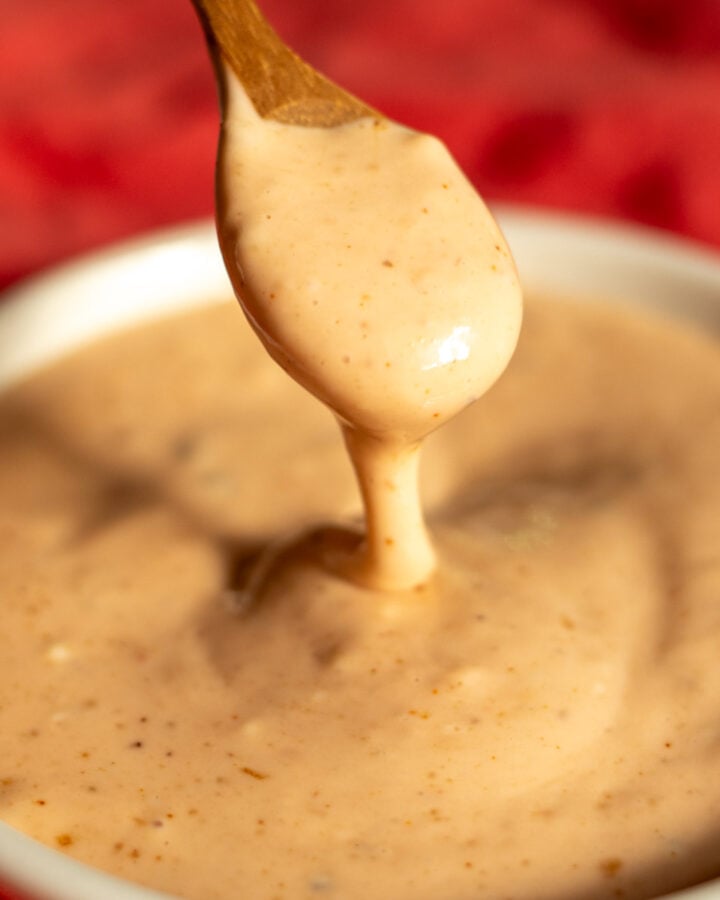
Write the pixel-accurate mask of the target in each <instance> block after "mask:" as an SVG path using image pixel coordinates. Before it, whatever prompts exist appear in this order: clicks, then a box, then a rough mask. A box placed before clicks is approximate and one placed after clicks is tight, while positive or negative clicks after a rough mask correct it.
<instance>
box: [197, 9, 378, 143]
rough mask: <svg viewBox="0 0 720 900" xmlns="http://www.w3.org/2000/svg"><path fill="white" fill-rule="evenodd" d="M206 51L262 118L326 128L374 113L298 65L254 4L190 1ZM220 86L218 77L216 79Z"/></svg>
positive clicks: (324, 79) (373, 114)
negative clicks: (237, 83)
mask: <svg viewBox="0 0 720 900" xmlns="http://www.w3.org/2000/svg"><path fill="white" fill-rule="evenodd" d="M193 4H194V5H195V8H196V9H197V12H198V15H199V16H200V20H201V22H202V24H203V28H204V29H205V34H206V36H207V40H208V44H209V46H210V53H211V55H212V57H213V60H214V62H215V65H216V67H217V68H220V65H221V63H222V62H223V61H224V62H226V63H227V64H228V65H229V66H230V67H231V68H232V69H233V71H234V72H235V74H236V75H237V77H238V78H239V79H240V82H241V84H242V85H243V87H244V88H245V91H246V93H247V95H248V97H249V98H250V100H251V102H252V104H253V106H254V107H255V109H256V110H257V112H258V114H259V115H260V116H261V117H262V118H263V119H275V120H276V121H278V122H283V123H285V124H288V125H306V126H315V127H321V128H331V127H333V126H335V125H343V124H345V123H346V122H353V121H355V120H356V119H361V118H363V117H365V116H374V117H375V118H378V113H377V112H376V111H375V110H373V109H371V108H370V107H369V106H366V105H365V104H364V103H363V102H362V101H360V100H358V99H357V98H356V97H353V96H352V95H351V94H348V93H347V92H346V91H344V90H343V89H342V88H340V87H338V86H337V85H336V84H333V82H332V81H329V80H328V79H327V78H325V77H324V76H322V75H321V74H320V73H319V72H316V71H315V69H313V68H312V67H311V66H309V65H308V64H307V63H306V62H303V60H301V59H300V58H299V57H298V56H297V55H296V54H295V53H293V51H292V50H291V49H290V48H289V47H287V46H286V45H285V44H284V43H283V41H282V40H281V39H280V38H279V37H278V35H277V34H276V33H275V31H273V29H272V28H271V27H270V25H269V24H268V22H267V21H266V20H265V19H264V18H263V16H262V14H261V12H260V10H259V9H258V8H257V6H256V5H255V3H254V2H253V0H193ZM218 80H219V83H220V84H222V78H219V79H218Z"/></svg>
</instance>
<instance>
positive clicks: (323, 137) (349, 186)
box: [218, 74, 521, 589]
mask: <svg viewBox="0 0 720 900" xmlns="http://www.w3.org/2000/svg"><path fill="white" fill-rule="evenodd" d="M225 107H226V111H225V121H224V123H223V130H222V139H221V144H220V153H219V160H218V222H219V229H218V233H219V237H220V245H221V247H222V250H223V255H224V257H225V262H226V265H227V269H228V272H229V274H230V277H231V279H232V281H233V284H234V287H235V290H236V292H237V294H238V297H239V298H240V300H241V302H242V304H243V308H244V309H245V312H246V314H247V316H248V318H249V320H250V322H251V324H252V326H253V327H254V329H255V330H256V331H257V333H258V335H259V336H260V338H261V339H262V341H263V343H264V344H265V346H266V348H267V349H268V351H269V352H270V354H271V355H272V356H273V357H274V358H275V359H276V360H277V361H278V362H279V363H280V365H281V366H282V367H283V368H284V369H286V371H288V372H289V373H290V374H291V375H292V376H293V378H295V379H296V380H297V381H298V382H299V383H300V384H302V385H303V386H304V387H306V388H307V389H308V390H310V391H312V393H313V394H315V395H316V396H317V397H319V398H320V399H321V400H322V401H323V402H325V403H326V404H327V405H328V406H329V407H330V408H331V409H333V410H334V411H335V412H336V413H337V415H338V416H339V417H340V419H341V421H342V422H343V430H344V434H345V441H346V444H347V448H348V450H349V453H350V457H351V459H352V460H353V464H354V466H355V470H356V473H357V476H358V480H359V482H360V486H361V491H362V495H363V498H364V501H365V509H366V516H367V536H366V541H365V544H364V546H363V547H362V548H361V550H360V553H359V555H358V556H357V557H356V558H355V559H353V560H351V563H350V565H351V571H352V573H353V574H354V575H355V577H357V578H358V579H359V580H360V581H361V583H364V584H369V585H371V586H373V587H378V588H383V589H396V588H403V587H412V586H413V585H415V584H417V583H422V582H423V581H426V580H427V578H428V576H429V575H430V573H431V571H432V569H433V568H434V563H435V559H434V553H433V550H432V547H431V546H430V543H429V540H428V537H427V533H426V531H425V526H424V522H423V518H422V512H421V509H420V505H419V502H418V497H417V469H418V462H419V442H420V439H421V438H423V437H424V436H425V435H426V434H428V433H429V432H430V431H432V430H434V429H435V428H437V427H438V426H439V425H441V424H442V423H443V422H445V421H447V420H448V419H449V418H451V417H452V416H453V415H455V414H456V413H457V412H458V411H459V410H461V409H463V408H464V407H465V406H467V405H468V404H469V403H471V402H472V401H474V400H476V399H477V398H478V397H479V396H481V395H482V394H483V393H484V392H485V391H486V390H487V389H488V388H489V387H490V385H492V384H493V382H494V381H495V380H496V379H497V378H498V377H499V375H500V374H501V373H502V371H503V370H504V368H505V366H506V365H507V363H508V361H509V359H510V356H511V355H512V352H513V350H514V348H515V344H516V342H517V337H518V332H519V328H520V319H521V295H520V288H519V285H518V279H517V274H516V272H515V268H514V265H513V262H512V259H511V257H510V253H509V251H508V249H507V246H506V244H505V241H504V239H503V237H502V235H501V233H500V231H499V229H498V227H497V225H496V224H495V222H494V220H493V218H492V216H491V215H490V213H489V212H488V210H487V208H486V207H485V205H484V203H483V202H482V201H481V200H480V198H479V197H478V195H477V193H476V192H475V190H474V189H473V187H472V186H471V185H470V183H469V182H468V181H467V179H466V178H465V176H464V175H463V174H462V172H461V171H460V170H459V169H458V167H457V164H456V163H455V162H454V160H453V159H452V157H451V156H450V154H449V153H448V151H447V150H446V148H445V147H444V146H443V145H442V144H441V143H440V141H438V140H437V139H435V138H433V137H430V136H429V135H424V134H418V133H417V132H414V131H410V130H409V129H407V128H404V127H402V126H400V125H397V124H395V123H393V122H389V121H387V120H385V119H370V118H368V119H360V120H359V121H357V122H353V123H351V124H349V125H344V126H342V127H339V128H330V129H328V128H305V127H292V126H288V125H282V124H280V123H278V122H274V121H266V120H264V119H262V118H260V117H259V116H258V115H257V113H256V112H255V111H254V109H253V107H252V105H251V104H250V102H249V101H248V99H247V98H246V96H245V94H244V92H243V90H242V88H241V87H240V86H239V85H238V84H237V82H236V80H235V79H234V77H233V76H232V75H231V74H228V75H227V102H226V104H225Z"/></svg>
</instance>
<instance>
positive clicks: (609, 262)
mask: <svg viewBox="0 0 720 900" xmlns="http://www.w3.org/2000/svg"><path fill="white" fill-rule="evenodd" d="M492 209H493V212H494V213H495V214H496V216H497V218H498V221H499V223H500V226H501V228H502V230H503V231H504V232H505V234H506V236H507V238H508V242H509V245H510V246H511V248H512V249H513V254H514V256H515V258H516V261H517V263H518V267H519V271H520V276H521V281H524V282H525V283H526V284H529V285H530V286H531V288H532V289H533V290H540V291H545V290H548V291H549V290H558V287H557V282H558V277H559V275H562V278H560V281H562V283H563V284H565V285H566V290H567V291H573V290H578V286H581V285H583V284H584V283H585V282H586V281H587V279H588V271H589V267H592V266H595V267H596V270H595V275H600V276H602V275H603V274H604V279H603V277H600V278H597V277H596V278H594V279H593V284H592V289H591V290H590V291H588V290H585V291H584V293H585V294H586V295H587V294H590V295H594V296H597V295H598V293H600V294H601V295H603V296H606V297H607V299H608V300H610V301H611V302H615V301H617V302H622V301H623V300H624V299H629V297H628V295H629V293H631V292H636V291H638V290H639V291H640V296H639V298H638V297H637V296H635V297H634V298H633V299H635V300H636V301H638V302H639V303H640V305H646V306H658V305H660V306H661V307H662V308H663V309H665V310H666V311H667V312H668V313H670V314H671V315H679V316H682V317H688V316H689V317H690V318H694V319H695V320H696V321H698V322H700V323H701V324H702V325H703V326H704V327H707V326H708V324H710V325H711V327H718V326H720V254H719V253H717V252H715V251H714V250H713V249H712V248H709V247H704V246H702V245H699V244H696V243H694V242H693V241H691V240H688V239H685V238H681V237H677V236H675V235H672V234H670V233H666V232H659V231H656V230H653V229H650V228H646V227H643V226H637V225H630V224H627V223H623V222H615V221H612V220H607V219H596V218H591V217H587V216H582V215H577V214H571V213H566V212H558V211H549V210H544V209H537V208H535V209H529V208H525V207H517V206H512V205H502V204H500V205H493V207H492ZM611 267H612V268H611ZM553 272H554V273H555V276H554V277H553ZM643 272H644V273H645V275H646V276H647V275H648V272H652V273H653V278H652V279H649V278H646V281H647V282H648V283H647V284H645V285H644V286H643V285H642V284H641V282H642V273H643ZM628 278H629V283H628ZM598 281H600V282H602V284H598ZM679 285H681V286H683V288H684V290H681V294H682V296H681V297H680V300H681V301H682V302H677V301H676V300H674V299H673V298H674V297H675V292H676V291H677V290H678V286H679ZM660 289H662V290H661V294H662V298H663V299H662V302H660V303H659V304H658V299H657V298H658V293H657V292H658V290H660ZM229 296H231V288H230V283H229V280H228V278H227V275H226V273H225V271H224V269H223V266H222V261H221V257H220V252H219V250H218V248H217V242H216V237H215V229H214V225H213V224H212V222H211V220H209V219H203V220H199V221H193V222H189V223H186V224H182V225H178V226H174V227H171V228H164V229H159V230H157V231H153V232H150V233H148V234H145V235H142V236H140V237H137V238H133V239H130V240H126V241H122V242H120V243H117V244H114V245H112V246H111V247H109V248H104V249H101V250H97V251H93V252H90V253H87V254H84V255H82V256H80V257H78V258H76V259H74V260H72V261H70V262H67V263H64V264H62V265H59V266H56V267H54V268H52V269H49V270H48V271H46V272H43V273H40V274H38V275H36V276H33V277H31V278H29V279H27V280H25V281H23V282H21V283H20V284H18V285H16V286H14V287H12V288H11V289H10V290H8V291H6V292H5V293H4V295H3V297H2V300H3V302H2V303H0V389H2V388H4V387H6V386H9V385H10V384H12V383H13V382H14V381H16V380H18V379H21V378H23V377H24V376H25V375H27V374H29V373H30V372H32V371H34V370H36V369H38V368H41V367H43V366H45V365H47V364H50V363H51V362H52V361H54V360H55V359H57V358H58V357H60V356H62V355H65V354H66V353H68V352H70V351H71V350H72V349H75V348H76V347H78V346H80V345H82V344H84V343H87V342H88V341H91V340H92V339H94V338H96V337H99V336H101V335H103V334H106V333H109V332H111V331H115V330H118V328H122V327H124V326H129V325H131V324H136V323H140V322H142V321H146V320H150V319H152V318H156V317H160V316H162V315H165V314H167V313H169V312H175V311H179V310H182V309H188V308H191V307H197V306H201V305H205V304H210V303H213V302H216V301H217V300H218V299H221V298H227V297H229ZM688 296H690V297H691V298H694V300H692V309H689V308H688V301H687V298H688ZM99 298H100V299H99ZM68 307H69V308H70V309H71V310H72V315H67V314H65V315H64V316H63V315H61V313H63V311H64V312H65V313H67V309H68ZM48 322H53V323H54V327H53V328H51V329H48V328H47V323H48ZM0 878H2V879H4V881H0V892H1V891H2V889H3V885H7V888H8V889H10V890H18V891H20V893H21V895H30V896H35V897H37V898H45V900H97V898H98V897H103V898H104V900H171V895H169V894H164V893H160V892H157V891H154V890H151V889H149V888H145V887H142V886H140V885H136V884H134V883H131V882H127V881H124V880H122V879H119V878H117V877H115V876H112V875H109V874H106V873H105V872H101V871H99V870H97V869H94V868H92V867H90V866H88V865H86V864H84V863H81V862H78V861H76V860H75V859H73V858H70V857H67V856H65V855H64V854H62V853H60V852H59V851H56V850H53V849H52V848H50V847H48V846H46V845H44V844H41V843H39V842H37V841H35V840H33V839H31V838H29V837H27V836H26V835H24V834H21V833H20V832H19V831H17V830H15V829H14V828H12V827H10V826H9V825H7V824H5V823H2V822H0ZM664 896H665V897H666V898H670V897H671V898H673V900H720V878H717V879H714V880H713V881H710V882H705V883H704V884H700V885H697V886H695V887H690V888H686V889H684V890H681V891H679V892H675V893H673V894H670V895H664Z"/></svg>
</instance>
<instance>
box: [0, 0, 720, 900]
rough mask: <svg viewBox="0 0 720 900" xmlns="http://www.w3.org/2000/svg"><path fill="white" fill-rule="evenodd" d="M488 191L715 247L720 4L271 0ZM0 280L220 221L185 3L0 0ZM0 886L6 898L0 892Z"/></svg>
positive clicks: (209, 91) (201, 72) (305, 43)
mask: <svg viewBox="0 0 720 900" xmlns="http://www.w3.org/2000/svg"><path fill="white" fill-rule="evenodd" d="M263 6H264V8H265V10H266V12H267V14H268V16H269V18H270V19H271V20H272V21H273V22H274V23H275V25H276V27H277V28H278V30H279V31H280V33H281V34H282V35H283V36H284V37H285V38H286V39H287V40H288V41H289V42H290V43H291V44H292V45H293V46H294V47H295V48H296V49H297V50H298V51H299V52H300V53H301V54H302V55H304V56H305V57H306V58H307V59H308V60H309V61H311V62H312V63H314V64H315V65H316V66H317V67H318V68H320V69H322V70H323V71H325V72H326V73H327V74H328V75H330V76H331V77H333V78H335V79H336V80H337V81H339V82H340V83H341V84H343V85H345V86H346V87H348V88H349V89H351V90H352V91H354V92H355V93H357V94H359V95H360V96H362V97H363V98H365V99H366V100H368V101H369V102H370V103H371V104H373V105H374V106H376V107H378V108H379V109H381V110H383V111H384V112H386V113H387V114H388V115H390V116H392V117H394V118H396V119H399V120H401V121H403V122H405V123H407V124H409V125H412V126H414V127H417V128H419V129H423V130H426V131H431V132H435V133H437V134H439V135H440V136H441V137H442V138H443V139H444V140H445V141H446V142H447V143H448V145H449V146H450V148H451V149H452V150H453V152H454V153H455V155H456V156H457V158H458V159H459V161H460V163H461V164H462V165H463V167H464V168H465V170H466V171H467V172H468V174H469V175H470V177H471V178H472V180H473V181H474V182H475V184H476V185H477V187H478V188H479V189H480V191H481V192H482V193H483V194H484V195H485V196H486V197H487V198H488V199H490V200H491V201H492V200H506V201H514V202H521V203H526V204H533V205H542V206H552V207H556V208H565V209H571V210H577V211H585V212H588V213H593V214H599V215H603V216H614V217H620V218H625V219H631V220H635V221H640V222H644V223H649V224H651V225H655V226H658V227H661V228H667V229H671V230H674V231H676V232H679V233H682V234H685V235H688V236H691V237H694V238H696V239H699V240H701V241H704V242H707V243H709V244H714V245H716V246H720V172H719V171H718V169H719V161H720V3H718V2H717V0H445V2H443V3H438V2H437V0H363V2H362V3H358V2H356V0H301V2H298V0H265V2H264V3H263ZM2 29H3V44H4V47H3V52H2V54H1V55H0V286H7V285H8V284H10V283H12V282H14V281H16V280H17V279H19V278H21V277H23V276H25V275H28V274H30V273H32V272H34V271H36V270H38V269H40V268H42V267H45V266H47V265H49V264H51V263H53V262H56V261H58V260H61V259H64V258H67V257H69V256H71V255H73V254H76V253H78V252H80V251H84V250H87V249H89V248H91V247H95V246H98V245H101V244H105V243H107V242H109V241H113V240H115V239H118V238H122V237H125V236H128V235H131V234H135V233H137V232H140V231H143V230H146V229H149V228H153V227H156V226H159V225H164V224H168V223H175V222H178V221H182V220H187V219H190V218H196V217H199V216H207V215H210V214H211V212H212V202H213V196H212V190H213V189H212V169H213V158H214V152H215V140H216V133H217V123H218V117H217V109H216V100H215V91H214V86H213V82H212V76H211V69H210V65H209V62H208V59H207V55H206V51H205V46H204V43H203V38H202V36H201V31H200V28H199V26H198V24H197V22H196V19H195V16H194V13H193V11H192V8H191V6H190V3H189V0H123V2H122V3H117V2H110V0H99V2H98V0H2ZM6 896H8V895H5V894H3V892H2V888H0V900H2V898H3V897H6Z"/></svg>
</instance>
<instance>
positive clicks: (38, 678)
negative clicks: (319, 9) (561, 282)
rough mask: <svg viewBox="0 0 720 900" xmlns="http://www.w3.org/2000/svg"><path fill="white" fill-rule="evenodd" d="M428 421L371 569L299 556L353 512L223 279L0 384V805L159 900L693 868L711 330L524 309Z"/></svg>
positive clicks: (712, 629) (709, 799)
mask: <svg viewBox="0 0 720 900" xmlns="http://www.w3.org/2000/svg"><path fill="white" fill-rule="evenodd" d="M159 361H161V362H159ZM228 386H232V389H229V387H228ZM427 444H428V446H427V452H426V456H425V458H424V462H423V471H422V484H423V494H424V502H425V506H426V509H427V512H428V523H429V527H430V530H431V532H432V534H433V537H434V540H435V543H436V547H437V553H438V559H439V566H438V571H437V574H436V576H435V577H434V578H433V579H432V581H431V582H430V583H429V584H428V585H426V586H425V587H422V588H420V589H418V590H413V591H410V592H403V593H377V592H371V591H367V590H363V589H362V588H360V587H358V586H354V585H353V584H351V583H349V582H347V581H345V580H343V579H340V578H338V577H336V576H334V575H332V574H331V573H329V572H328V570H327V568H326V566H325V564H324V561H323V548H325V547H326V546H327V545H328V544H331V543H332V541H333V540H334V538H333V533H332V532H330V531H329V530H328V529H325V530H322V529H319V526H321V525H323V523H335V524H337V523H342V522H346V523H348V524H349V525H351V526H352V525H353V522H355V521H356V520H357V516H358V514H359V504H358V502H357V499H356V491H355V488H354V484H353V476H352V472H351V469H350V466H349V464H348V463H347V461H346V459H345V455H344V451H343V448H342V446H341V441H340V440H339V437H338V435H337V428H336V426H335V423H334V421H333V417H332V416H331V415H330V414H328V412H327V411H326V410H324V409H323V408H322V407H321V405H320V404H318V403H317V402H316V401H315V400H313V399H312V398H310V397H308V396H307V395H306V393H305V392H304V391H303V390H302V389H300V388H299V387H297V386H296V385H294V384H293V383H292V382H291V381H290V380H289V379H287V378H286V377H285V376H284V374H283V373H282V372H281V371H280V370H279V368H278V367H276V366H274V365H273V364H272V363H271V362H269V361H268V360H267V359H266V356H265V353H264V351H263V350H262V348H261V347H260V346H259V344H258V342H257V341H256V340H255V337H254V335H253V334H252V333H251V332H250V331H249V329H243V327H242V316H241V315H240V313H239V312H238V311H237V309H236V307H235V305H234V303H227V304H223V305H221V306H219V307H218V308H217V309H213V310H210V311H206V312H198V313H194V314H191V315H188V316H186V317H183V318H178V319H177V320H170V321H167V322H165V323H161V324H157V325H153V326H151V327H147V328H145V329H143V330H141V331H138V332H137V333H134V334H128V335H127V336H120V337H117V338H113V339H112V340H110V341H109V342H106V343H104V344H102V345H99V346H97V347H95V348H90V349H87V350H84V351H82V352H81V353H79V354H78V355H77V356H75V357H73V358H71V359H68V360H66V361H64V362H62V363H61V364H59V365H57V366H55V367H53V368H52V369H51V370H49V371H47V372H44V373H41V374H39V375H37V376H35V377H33V378H32V379H31V380H30V381H28V382H27V383H26V384H23V385H21V386H19V387H17V388H14V389H13V390H11V391H9V392H7V393H6V394H5V396H4V397H3V399H2V400H0V540H1V541H2V547H3V552H2V554H1V555H0V584H1V585H2V596H3V599H2V604H3V605H2V613H3V620H2V629H3V649H2V653H0V815H1V816H2V818H3V819H5V820H6V821H7V822H9V823H10V824H13V825H16V826H17V827H19V828H21V829H23V830H24V831H26V832H28V833H29V834H31V835H33V836H35V837H37V838H39V839H40V840H43V841H45V842H47V843H48V844H50V845H51V846H53V847H56V848H57V849H60V850H62V851H64V852H66V853H68V854H71V855H73V856H76V857H77V858H79V859H83V860H86V861H88V862H90V863H93V864H95V865H97V866H100V867H102V868H104V869H107V870H109V871H112V872H114V873H116V874H118V875H121V876H123V877H126V878H129V879H132V880H136V881H139V882H142V883H144V884H148V885H152V886H154V887H157V888H161V889H164V890H166V891H169V892H172V893H175V894H178V895H181V896H183V897H187V898H192V900H231V898H232V900H235V898H238V897H247V898H248V900H250V898H252V900H274V898H284V900H308V898H320V897H327V898H334V900H368V898H373V900H379V898H383V900H384V898H393V900H498V898H514V900H543V898H545V900H551V898H552V900H588V898H610V897H625V898H643V897H649V896H653V895H657V894H658V893H660V892H662V891H667V890H670V889H671V888H674V887H676V886H679V885H682V884H687V883H691V882H693V881H696V880H699V879H702V878H705V877H709V876H710V875H712V874H713V873H715V874H717V872H718V869H719V868H720V866H719V865H718V856H717V846H718V840H719V839H720V835H718V821H717V810H718V807H719V805H720V752H718V748H719V747H720V724H719V723H720V667H719V666H718V665H717V656H718V652H717V648H718V646H720V615H719V614H718V602H717V598H718V594H719V592H720V559H719V557H718V542H717V533H718V521H719V519H720V481H719V480H718V478H717V460H718V458H720V352H719V351H718V345H717V343H716V342H714V341H713V340H711V339H710V338H705V337H702V336H699V335H695V334H692V333H684V332H683V331H682V330H680V329H679V328H678V327H677V326H675V325H668V324H663V323H661V322H655V321H653V320H651V319H649V318H648V319H645V318H640V317H638V318H634V317H630V316H629V315H628V316H627V317H626V316H624V315H621V314H620V313H617V312H613V311H611V310H609V309H602V308H597V309H596V308H592V307H585V306H580V305H578V306H573V305H567V306H565V305H563V304H558V303H550V302H546V303H540V302H537V301H535V302H530V303H529V304H528V309H527V315H526V322H525V326H524V329H523V335H522V337H521V339H520V343H519V347H518V351H517V353H516V355H515V357H514V358H513V360H512V362H511V364H510V366H509V368H508V370H507V372H506V374H505V376H504V377H503V378H502V379H501V380H500V382H499V383H498V384H497V386H496V387H495V388H494V389H493V390H492V391H491V392H490V393H489V394H488V395H487V396H486V397H484V398H483V399H481V400H480V401H479V403H478V404H475V405H474V406H473V407H471V408H470V409H468V410H466V411H465V412H463V413H461V414H460V415H459V416H458V417H456V418H455V419H453V420H452V421H451V422H449V423H448V424H447V426H446V427H445V428H443V429H441V430H440V431H439V432H437V433H435V434H434V435H431V437H430V438H429V439H428V441H427ZM318 529H319V530H318ZM268 542H272V544H273V546H274V547H275V548H276V553H277V554H278V555H279V556H281V557H282V560H281V561H283V562H284V564H282V565H276V566H274V567H270V569H269V570H268V575H267V579H266V583H265V590H264V593H263V595H262V597H261V599H260V600H259V602H258V603H257V605H256V606H255V607H253V608H251V609H249V610H248V611H247V612H246V613H245V615H238V614H237V612H233V609H234V604H233V602H232V601H233V599H234V597H235V592H236V590H237V588H238V587H239V586H241V585H242V584H243V583H244V579H245V578H246V577H247V572H248V571H251V570H252V565H251V563H252V560H253V559H254V558H255V555H256V554H257V551H258V550H262V548H263V547H266V546H267V545H268ZM278 542H279V543H278Z"/></svg>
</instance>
